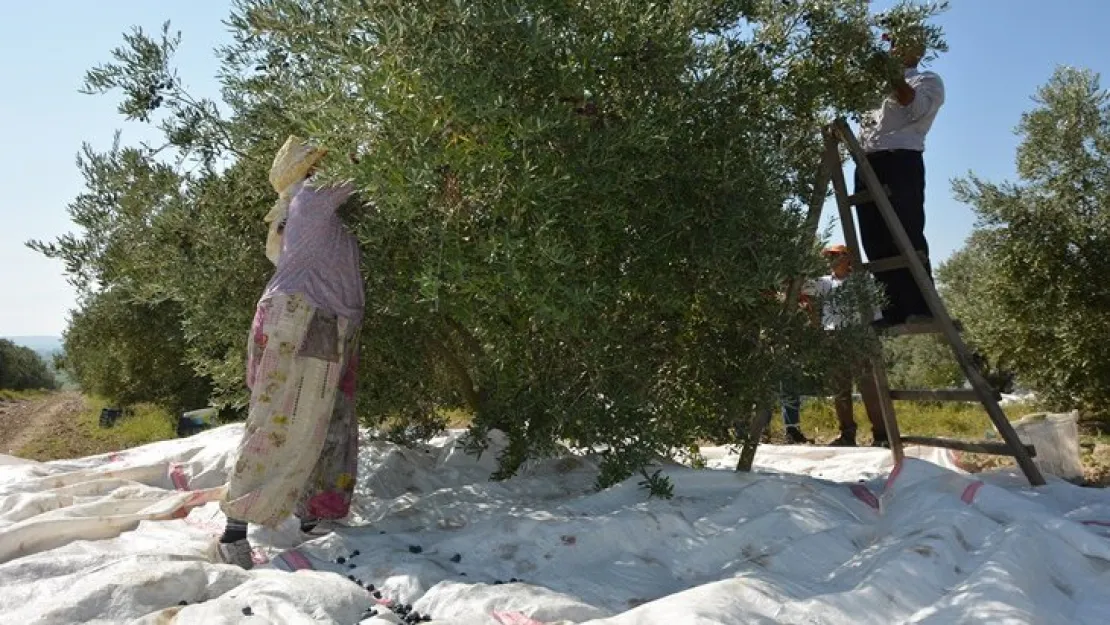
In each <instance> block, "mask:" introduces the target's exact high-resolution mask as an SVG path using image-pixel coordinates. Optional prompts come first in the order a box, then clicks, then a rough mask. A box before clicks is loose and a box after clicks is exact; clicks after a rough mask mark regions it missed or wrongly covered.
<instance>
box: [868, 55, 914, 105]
mask: <svg viewBox="0 0 1110 625" xmlns="http://www.w3.org/2000/svg"><path fill="white" fill-rule="evenodd" d="M868 68H869V69H872V70H873V71H875V72H877V73H879V74H881V75H882V76H883V77H884V78H885V79H886V80H887V81H888V82H889V83H890V86H891V87H892V88H893V89H894V94H893V95H894V99H895V100H897V101H898V104H901V105H902V106H909V105H910V104H912V103H913V100H914V98H915V97H916V96H917V94H916V92H915V91H914V89H913V87H911V86H910V85H909V83H907V82H906V77H905V73H904V71H903V68H902V66H901V64H900V63H898V62H897V60H896V59H895V58H894V57H892V56H891V55H890V54H889V53H888V52H876V53H875V54H873V55H871V59H870V61H869V62H868Z"/></svg>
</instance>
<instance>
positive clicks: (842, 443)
mask: <svg viewBox="0 0 1110 625" xmlns="http://www.w3.org/2000/svg"><path fill="white" fill-rule="evenodd" d="M828 446H829V447H855V446H856V437H855V436H848V435H847V434H841V435H840V436H838V437H837V438H836V440H834V441H832V442H831V443H829V444H828Z"/></svg>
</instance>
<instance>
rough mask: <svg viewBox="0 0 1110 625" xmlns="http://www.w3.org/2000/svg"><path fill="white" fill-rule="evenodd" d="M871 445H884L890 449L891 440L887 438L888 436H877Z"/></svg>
mask: <svg viewBox="0 0 1110 625" xmlns="http://www.w3.org/2000/svg"><path fill="white" fill-rule="evenodd" d="M871 446H872V447H883V448H885V449H890V441H889V440H887V438H886V437H883V438H876V439H875V440H873V441H871Z"/></svg>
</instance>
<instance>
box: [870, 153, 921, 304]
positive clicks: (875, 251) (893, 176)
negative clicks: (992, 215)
mask: <svg viewBox="0 0 1110 625" xmlns="http://www.w3.org/2000/svg"><path fill="white" fill-rule="evenodd" d="M867 161H868V162H869V163H870V164H871V168H872V169H874V170H875V174H876V175H877V176H878V177H879V182H880V183H881V184H882V185H884V186H886V187H888V189H889V191H888V197H889V198H890V203H891V205H893V206H894V212H895V213H897V215H898V219H900V220H901V221H902V227H903V228H905V230H906V234H907V235H909V238H910V243H911V244H912V245H913V247H914V249H916V250H918V251H919V252H921V253H922V254H923V255H924V256H925V258H926V261H925V270H926V271H927V272H928V273H929V275H930V277H931V276H932V267H931V266H930V264H929V261H928V260H927V259H928V255H929V244H928V243H927V242H926V241H925V159H924V158H923V157H922V153H921V152H918V151H916V150H883V151H877V152H872V153H870V154H868V155H867ZM866 188H867V186H866V185H865V184H864V183H863V177H862V176H861V175H860V172H859V168H856V175H855V190H856V192H857V193H859V192H861V191H864V190H866ZM856 211H857V215H858V217H859V230H860V239H861V243H862V244H863V249H864V251H865V252H867V258H868V260H871V261H877V260H881V259H884V258H890V257H892V256H900V255H901V252H900V251H899V250H898V245H897V244H896V243H895V242H894V237H893V236H892V235H891V233H890V231H889V230H888V229H887V227H886V222H885V221H883V217H882V215H881V214H880V213H879V207H878V206H876V205H875V204H874V203H867V204H860V205H859V206H858V207H857V209H856ZM875 279H876V280H877V281H878V282H879V283H880V284H882V285H883V287H884V288H885V291H886V297H887V304H886V305H885V306H884V307H883V318H884V319H885V320H886V321H887V322H888V323H892V324H899V323H903V322H905V320H906V317H908V316H910V315H925V316H932V315H931V313H930V312H929V306H928V304H926V303H925V297H924V296H923V295H922V294H921V289H919V288H917V283H915V282H914V280H913V275H912V274H911V273H910V270H909V269H896V270H894V271H884V272H880V273H876V274H875Z"/></svg>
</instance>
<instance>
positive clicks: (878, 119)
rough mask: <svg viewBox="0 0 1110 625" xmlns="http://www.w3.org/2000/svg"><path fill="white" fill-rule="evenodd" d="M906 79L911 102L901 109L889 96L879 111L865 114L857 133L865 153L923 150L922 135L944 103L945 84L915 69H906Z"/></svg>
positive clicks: (934, 75) (923, 138)
mask: <svg viewBox="0 0 1110 625" xmlns="http://www.w3.org/2000/svg"><path fill="white" fill-rule="evenodd" d="M905 76H906V82H907V83H909V85H910V86H911V87H913V90H914V98H913V102H910V103H909V105H907V106H902V105H901V104H899V103H898V99H897V98H895V97H894V94H891V95H888V96H887V97H886V99H885V100H883V105H882V106H881V107H879V108H878V110H875V111H872V112H870V113H868V115H867V117H865V118H864V120H863V123H861V124H860V131H859V137H860V145H862V146H863V150H864V151H865V152H878V151H881V150H914V151H917V152H924V151H925V135H926V134H927V133H928V132H929V129H930V128H932V126H933V120H934V119H936V117H937V111H939V110H940V107H941V105H942V104H944V83H943V82H942V81H941V79H940V76H938V75H936V74H935V73H934V72H919V71H917V69H915V68H909V69H907V70H906V73H905Z"/></svg>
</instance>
